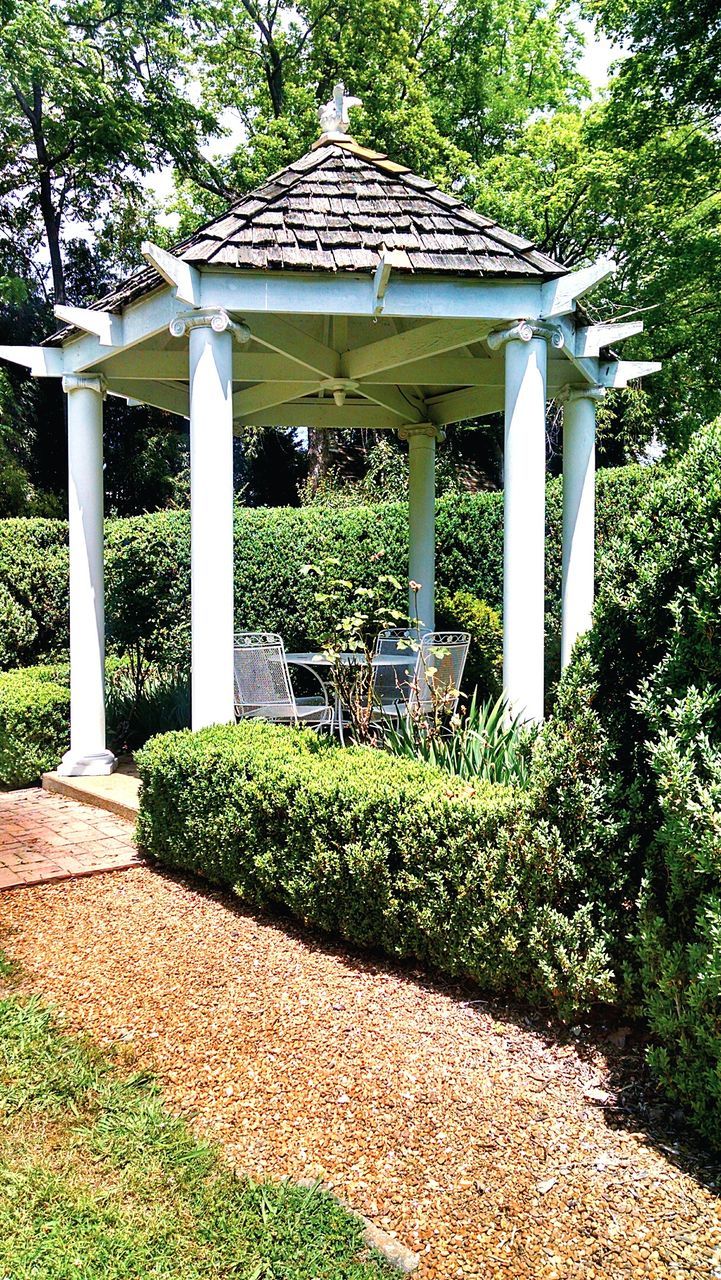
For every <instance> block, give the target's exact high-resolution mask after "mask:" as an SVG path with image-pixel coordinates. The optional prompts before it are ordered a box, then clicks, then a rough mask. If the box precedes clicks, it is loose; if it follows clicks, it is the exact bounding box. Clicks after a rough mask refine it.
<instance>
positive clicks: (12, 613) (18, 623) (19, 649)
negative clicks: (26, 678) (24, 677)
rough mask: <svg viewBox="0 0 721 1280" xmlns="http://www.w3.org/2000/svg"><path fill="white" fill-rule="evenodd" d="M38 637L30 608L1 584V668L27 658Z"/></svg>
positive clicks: (11, 665)
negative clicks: (24, 606)
mask: <svg viewBox="0 0 721 1280" xmlns="http://www.w3.org/2000/svg"><path fill="white" fill-rule="evenodd" d="M37 638H38V628H37V624H36V622H35V619H34V618H33V616H32V614H31V613H30V610H29V609H24V608H23V606H22V605H21V604H20V603H19V602H18V601H17V600H16V599H15V597H14V596H12V595H11V594H10V592H9V590H8V588H7V587H6V586H5V585H4V583H3V584H0V668H2V667H14V666H16V665H17V664H21V663H22V662H23V660H27V658H28V657H29V655H30V654H31V653H32V652H33V650H34V648H35V645H36V642H37Z"/></svg>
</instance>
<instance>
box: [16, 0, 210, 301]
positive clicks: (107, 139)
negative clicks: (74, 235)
mask: <svg viewBox="0 0 721 1280" xmlns="http://www.w3.org/2000/svg"><path fill="white" fill-rule="evenodd" d="M3 16H4V22H3V25H2V29H1V30H0V147H1V148H2V152H3V155H4V156H5V158H6V159H5V163H4V165H3V168H2V173H1V174H0V203H1V204H2V207H3V212H4V214H5V218H6V225H8V224H9V225H10V227H11V228H12V234H13V238H14V240H15V243H16V246H18V247H17V248H16V252H19V253H21V254H22V255H23V256H24V258H25V261H26V263H27V267H28V275H30V274H32V273H35V272H36V271H37V267H36V262H37V258H38V256H39V254H40V249H41V245H43V244H44V248H45V250H46V252H47V255H48V257H49V261H50V270H51V279H52V290H53V297H54V301H55V302H65V301H66V299H67V282H66V272H65V263H64V259H63V241H64V235H65V228H66V227H67V226H68V225H69V224H71V223H78V222H79V223H90V224H92V225H94V226H97V225H98V223H99V222H100V221H102V217H103V214H104V213H107V212H108V210H109V208H110V206H111V204H112V201H113V199H116V200H117V199H118V198H121V199H122V201H123V203H124V204H125V205H126V207H127V206H130V207H131V208H132V207H134V206H135V205H137V203H138V199H139V192H138V176H139V175H140V174H143V173H147V172H148V171H149V170H150V169H151V168H152V167H153V166H156V165H160V164H162V163H164V162H165V161H167V160H168V159H172V160H174V161H175V163H176V164H178V165H179V167H180V168H181V169H182V170H183V171H185V172H190V173H193V174H194V175H195V177H196V179H197V180H201V181H202V180H204V164H203V161H202V158H201V155H200V149H199V147H200V142H201V139H202V136H203V134H204V132H206V131H207V130H208V129H210V127H211V126H212V123H213V121H212V117H211V116H210V114H209V113H208V112H206V111H204V110H203V109H202V108H198V107H196V106H195V105H193V103H192V102H191V100H190V98H189V96H188V93H187V77H188V73H189V67H188V58H187V53H186V47H187V42H186V27H187V24H188V22H189V21H191V20H192V10H191V9H190V8H189V6H188V3H186V2H185V0H124V2H123V3H122V4H111V3H110V2H109V0H4V4H3Z"/></svg>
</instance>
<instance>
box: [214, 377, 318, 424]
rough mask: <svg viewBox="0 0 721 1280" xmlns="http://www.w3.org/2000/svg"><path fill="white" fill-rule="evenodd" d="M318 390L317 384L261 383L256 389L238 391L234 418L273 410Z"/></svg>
mask: <svg viewBox="0 0 721 1280" xmlns="http://www.w3.org/2000/svg"><path fill="white" fill-rule="evenodd" d="M317 390H318V381H317V380H316V381H315V382H267V383H265V382H259V383H258V384H257V386H255V387H246V388H245V390H243V391H236V393H235V395H234V396H233V417H234V418H245V417H247V416H248V414H250V413H257V412H258V411H259V410H261V409H272V408H273V407H274V406H275V405H279V404H286V403H287V401H289V400H297V399H298V398H299V397H300V396H308V395H312V394H313V392H314V391H317Z"/></svg>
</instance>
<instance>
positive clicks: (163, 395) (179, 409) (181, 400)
mask: <svg viewBox="0 0 721 1280" xmlns="http://www.w3.org/2000/svg"><path fill="white" fill-rule="evenodd" d="M107 388H108V395H111V396H120V398H121V399H123V400H128V401H132V402H133V404H149V405H152V407H153V408H154V409H165V410H167V412H168V413H177V414H178V415H179V417H181V418H187V417H189V416H190V408H189V400H188V387H187V384H186V385H185V386H183V387H175V386H172V385H171V384H170V383H165V382H151V381H147V382H146V381H143V380H142V379H140V378H128V379H125V378H108V379H107Z"/></svg>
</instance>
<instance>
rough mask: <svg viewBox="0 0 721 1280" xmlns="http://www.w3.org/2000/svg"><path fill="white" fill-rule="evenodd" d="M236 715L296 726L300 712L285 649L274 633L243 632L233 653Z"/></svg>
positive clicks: (236, 639)
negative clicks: (290, 723)
mask: <svg viewBox="0 0 721 1280" xmlns="http://www.w3.org/2000/svg"><path fill="white" fill-rule="evenodd" d="M233 671H234V678H235V713H236V715H237V716H238V717H240V718H243V717H248V716H262V717H263V718H264V719H266V720H284V721H286V722H287V721H291V722H294V723H295V722H297V719H298V715H297V708H296V702H295V695H294V693H293V687H292V685H291V683H290V673H289V671H288V664H287V662H286V660H285V648H284V645H283V641H282V639H281V637H280V636H279V635H275V634H274V633H273V632H271V631H244V632H241V633H240V634H239V635H237V636H236V637H235V647H234V653H233Z"/></svg>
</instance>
